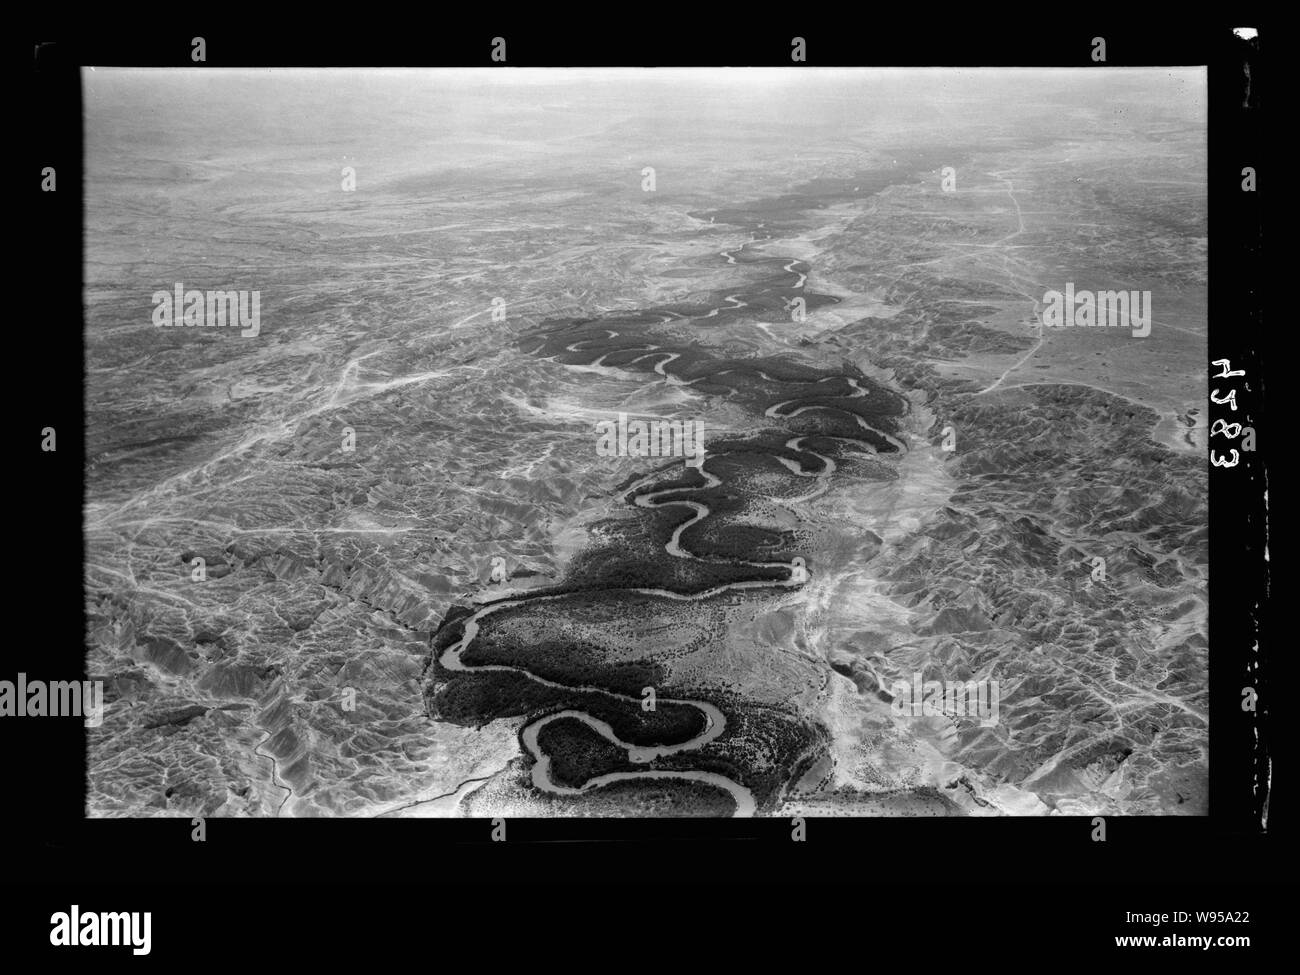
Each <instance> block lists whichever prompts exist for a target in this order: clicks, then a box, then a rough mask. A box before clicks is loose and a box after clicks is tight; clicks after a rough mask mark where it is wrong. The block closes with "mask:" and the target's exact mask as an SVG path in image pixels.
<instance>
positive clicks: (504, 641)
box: [83, 68, 1209, 817]
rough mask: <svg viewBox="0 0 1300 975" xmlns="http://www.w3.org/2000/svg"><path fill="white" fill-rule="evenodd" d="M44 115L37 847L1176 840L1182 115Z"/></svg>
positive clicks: (1073, 100)
mask: <svg viewBox="0 0 1300 975" xmlns="http://www.w3.org/2000/svg"><path fill="white" fill-rule="evenodd" d="M83 83H84V85H85V113H86V169H87V179H86V220H87V229H86V296H85V297H86V309H87V312H86V313H87V322H88V325H87V334H86V346H87V361H86V375H87V390H86V403H87V417H86V424H87V469H86V499H87V500H86V510H85V533H86V553H87V555H86V566H85V586H86V588H85V596H86V601H87V612H88V616H89V620H90V629H89V632H88V633H87V653H88V661H89V669H90V673H91V675H92V676H94V677H98V678H100V679H102V680H104V682H105V688H106V694H105V702H106V704H107V710H106V713H105V716H104V721H103V724H102V726H100V727H98V728H95V729H88V732H87V733H88V735H89V750H90V751H89V756H88V761H89V777H90V783H91V789H90V793H89V795H88V796H87V799H86V808H87V813H88V815H91V816H97V817H116V816H131V817H138V816H192V815H205V816H251V817H274V816H284V817H290V816H349V817H380V816H458V815H459V816H465V815H469V816H496V815H529V816H638V815H648V816H657V815H696V816H731V815H786V816H789V815H797V814H806V815H819V816H820V815H848V816H945V815H1051V814H1068V815H1076V814H1143V815H1169V814H1204V813H1205V812H1206V809H1207V802H1208V799H1207V784H1208V758H1207V755H1208V739H1209V728H1208V708H1207V704H1206V698H1207V659H1208V645H1207V633H1208V630H1207V616H1208V575H1209V566H1208V544H1207V519H1208V513H1207V470H1206V462H1205V453H1204V447H1205V433H1206V424H1205V419H1204V417H1205V414H1206V404H1205V402H1204V368H1205V359H1206V355H1205V353H1206V342H1205V336H1206V328H1207V322H1206V253H1207V229H1206V187H1205V171H1206V124H1205V73H1204V70H1203V69H1195V70H1193V69H1188V70H1166V69H1161V70H1158V71H1156V70H1151V71H1148V70H1124V69H1110V70H1107V71H1106V72H1104V73H1091V72H1087V71H1077V72H1076V71H1065V70H1056V69H1054V70H1044V71H1009V70H1004V71H981V70H975V69H968V70H943V71H940V70H934V71H888V70H871V71H867V70H856V69H845V70H838V69H837V70H808V71H804V72H797V73H791V72H788V71H775V70H767V69H763V70H751V69H744V70H740V69H736V70H728V71H723V70H717V71H707V72H704V71H686V70H656V71H654V72H648V71H631V70H629V71H613V70H611V71H594V70H591V71H587V70H584V71H576V70H575V71H558V70H557V71H549V72H548V71H527V70H513V71H511V72H507V73H495V74H494V73H492V72H487V71H483V72H470V71H427V72H402V71H393V72H380V71H366V72H361V71H313V72H287V71H286V72H251V71H250V72H240V71H222V72H207V71H201V70H200V71H194V72H171V71H128V70H112V69H104V68H101V69H97V70H94V71H90V70H87V71H86V72H85V73H84V75H83ZM349 184H351V185H349ZM178 284H180V285H182V286H183V289H182V290H189V289H197V290H199V291H203V292H207V291H223V292H224V291H235V290H243V291H250V292H251V291H257V292H259V293H260V328H259V330H258V332H257V334H255V335H242V334H241V333H240V331H239V330H238V329H234V328H207V327H185V326H180V327H159V326H158V325H157V324H155V320H154V317H153V316H154V307H155V306H154V302H153V301H152V300H151V295H154V294H155V293H156V292H159V291H166V292H171V291H172V289H173V288H174V287H175V286H176V285H178ZM1067 284H1069V285H1070V286H1071V289H1072V290H1074V289H1078V290H1079V291H1084V290H1088V291H1093V292H1103V291H1119V290H1123V291H1126V292H1129V291H1132V292H1142V293H1149V294H1150V300H1149V305H1148V306H1147V307H1148V311H1149V312H1150V318H1151V323H1150V332H1149V334H1148V335H1145V336H1141V337H1139V336H1138V335H1136V334H1135V333H1134V332H1133V331H1131V330H1130V329H1128V328H1123V327H1120V328H1116V327H1068V328H1067V327H1052V326H1050V325H1048V324H1046V323H1045V322H1044V318H1043V308H1044V296H1045V295H1046V293H1047V292H1049V291H1052V290H1056V291H1061V290H1063V289H1064V288H1065V287H1066V286H1067ZM620 415H623V416H625V417H627V418H629V419H631V420H640V421H643V422H650V421H664V422H672V421H676V422H678V423H679V424H686V423H696V424H700V426H701V429H703V431H704V435H703V442H704V453H703V459H702V461H701V460H699V459H698V458H695V459H694V462H693V458H692V457H690V456H689V455H683V454H682V453H681V452H678V451H668V450H664V451H663V452H659V451H656V452H655V454H654V455H648V453H647V452H646V451H641V452H640V453H641V455H640V456H637V455H636V454H637V451H636V448H635V446H633V447H632V448H631V449H627V444H621V445H620V450H619V451H618V452H617V453H616V454H615V455H613V456H609V455H606V453H604V452H602V451H600V450H598V443H599V440H600V435H599V432H598V429H599V427H598V424H601V423H610V422H613V421H616V420H618V418H619V417H620ZM929 681H939V682H960V683H962V684H967V683H968V682H969V684H971V685H975V684H978V685H980V686H981V687H982V688H985V689H989V688H991V689H992V693H993V694H995V695H997V696H996V697H995V698H993V703H994V712H993V716H992V718H991V719H990V717H989V715H988V714H987V713H986V712H981V713H979V714H976V713H973V712H972V711H971V710H970V709H966V710H965V711H963V710H962V709H960V708H958V709H956V710H954V709H953V708H952V707H947V708H941V709H939V711H938V712H937V713H920V714H908V713H900V711H901V708H900V700H899V692H898V687H899V686H900V684H901V685H904V686H920V685H921V684H923V683H924V682H929Z"/></svg>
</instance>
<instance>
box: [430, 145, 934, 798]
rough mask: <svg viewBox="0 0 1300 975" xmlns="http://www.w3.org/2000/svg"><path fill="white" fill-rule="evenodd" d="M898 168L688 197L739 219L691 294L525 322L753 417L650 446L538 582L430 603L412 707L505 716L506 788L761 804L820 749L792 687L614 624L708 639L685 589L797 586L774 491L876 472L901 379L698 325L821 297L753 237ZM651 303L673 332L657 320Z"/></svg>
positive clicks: (804, 559)
mask: <svg viewBox="0 0 1300 975" xmlns="http://www.w3.org/2000/svg"><path fill="white" fill-rule="evenodd" d="M898 178H899V174H898V172H897V171H891V172H890V173H888V174H884V175H879V176H875V177H873V176H871V175H870V174H867V175H864V176H862V177H860V178H857V179H852V180H844V181H821V182H819V183H817V184H810V186H812V187H813V189H814V190H815V192H813V191H810V192H807V193H797V194H794V195H792V196H788V197H781V198H778V199H776V200H771V201H760V202H758V203H755V204H752V205H749V206H747V207H741V208H736V209H732V210H726V211H715V212H714V213H712V214H697V215H696V216H700V217H710V218H712V219H713V220H715V221H717V222H720V223H723V224H729V225H733V226H732V227H731V228H730V231H729V232H732V233H734V225H737V224H739V225H741V226H743V227H745V228H746V229H748V230H749V232H750V234H751V236H752V237H753V238H754V239H755V241H756V242H757V243H751V244H746V245H744V246H742V247H739V248H735V249H733V250H730V251H728V250H723V251H721V252H720V254H719V255H718V256H717V258H716V260H717V261H719V262H722V263H724V264H725V265H726V266H728V267H731V266H734V267H736V268H738V269H740V268H743V269H744V272H745V273H744V278H743V280H742V281H741V282H739V283H738V284H737V285H736V287H735V288H734V289H729V290H719V291H715V292H714V293H713V294H712V295H711V296H710V297H709V298H708V299H707V300H705V301H701V302H692V303H681V304H670V305H662V306H656V307H651V308H644V309H637V310H632V311H614V312H609V313H606V314H602V315H600V316H598V317H592V318H572V319H561V320H551V321H546V322H543V323H541V324H540V325H539V326H537V327H536V328H535V329H533V330H532V331H530V332H528V333H525V334H524V335H523V336H522V337H521V338H520V340H519V346H520V349H521V350H522V351H523V352H525V353H526V354H530V355H534V356H538V357H546V358H550V359H553V360H555V361H557V362H560V363H564V364H570V365H581V366H588V367H590V366H599V367H613V368H618V369H621V370H625V371H636V372H644V373H648V374H651V375H655V374H657V375H659V376H661V377H662V381H663V382H666V383H670V384H680V385H687V386H690V387H691V391H692V392H693V393H696V394H702V395H704V396H706V397H709V398H710V399H712V398H714V397H716V398H718V399H719V400H724V401H725V402H726V403H727V405H728V407H729V408H731V409H733V410H734V409H737V408H739V409H742V410H743V411H745V412H746V413H748V414H750V415H751V416H752V417H753V420H754V428H755V430H756V432H751V433H748V434H746V435H744V436H736V437H726V436H722V437H720V438H719V439H712V438H709V439H708V442H707V456H706V458H705V460H704V462H703V463H702V465H700V466H699V467H698V468H692V467H689V466H686V465H685V464H683V463H682V462H681V461H673V462H668V463H665V462H664V461H662V460H659V459H655V460H653V461H650V463H652V464H656V465H657V469H655V470H648V471H647V472H646V473H645V474H644V475H643V476H640V477H638V478H635V479H633V480H632V481H631V483H628V484H625V486H624V487H623V488H622V489H621V500H622V501H623V502H624V503H625V505H626V506H627V508H628V509H629V517H628V518H626V519H620V520H617V521H610V522H609V523H607V524H605V525H604V526H602V531H601V533H600V539H601V541H600V542H599V543H598V544H597V545H595V546H594V547H591V548H588V549H587V550H585V551H583V552H581V553H580V554H579V555H578V556H577V557H576V558H575V559H574V560H573V562H572V564H571V565H570V566H569V567H568V571H567V573H566V575H565V577H564V578H563V579H562V580H560V581H559V582H558V583H557V584H556V585H554V586H551V587H547V588H544V589H537V590H532V591H530V592H528V593H526V594H523V595H515V596H511V597H509V598H503V599H499V600H496V601H491V602H485V603H481V604H478V605H476V606H473V607H464V606H461V607H455V608H453V609H452V610H451V611H449V612H448V614H447V615H446V617H445V618H444V620H443V622H442V624H441V626H440V627H439V629H438V631H437V632H436V633H435V635H434V637H433V650H434V653H433V655H432V658H431V663H430V667H429V670H428V672H427V674H426V698H427V703H428V707H429V711H430V714H431V715H432V716H433V717H435V718H436V719H438V720H443V721H453V722H457V723H465V724H482V723H484V722H487V721H490V720H493V719H496V718H504V717H513V716H521V715H522V716H525V717H526V721H525V723H524V724H523V726H522V728H521V730H520V742H521V745H522V750H523V755H524V758H523V765H522V767H521V768H519V769H517V770H516V771H517V773H518V775H519V776H520V783H519V784H518V785H517V787H518V788H522V789H527V788H529V786H531V788H532V789H533V790H534V798H536V797H537V795H538V794H540V795H541V796H543V797H554V798H560V799H563V800H567V801H569V802H573V801H581V800H578V799H577V797H580V796H581V797H586V798H588V799H590V798H593V797H596V796H603V797H604V798H605V799H606V800H607V801H612V802H613V803H614V805H615V807H617V805H618V802H619V799H618V797H619V796H622V797H629V796H631V795H632V794H634V793H635V791H636V790H638V789H643V788H645V787H646V786H654V787H656V788H657V789H659V790H663V789H669V790H671V791H672V792H673V793H675V794H679V801H678V804H677V806H676V808H677V809H678V811H684V812H689V813H693V814H706V815H728V814H734V815H752V814H754V813H756V812H757V813H763V812H769V811H771V810H772V809H773V808H774V807H775V806H776V804H777V803H778V802H779V801H780V799H781V797H782V795H783V793H784V791H785V790H786V789H787V788H788V787H789V785H790V784H791V783H792V782H795V781H797V780H798V777H799V776H800V775H802V774H803V772H805V771H807V769H808V768H810V767H811V766H812V765H813V763H815V762H816V761H817V760H818V759H819V758H820V757H821V755H822V754H823V752H824V749H825V744H826V731H825V730H824V729H823V728H821V727H819V726H817V725H816V724H814V723H813V722H811V721H810V720H808V719H807V718H806V717H805V716H803V715H801V714H800V713H798V712H797V711H796V709H795V708H794V707H792V706H779V705H774V704H772V703H770V702H759V701H756V700H752V699H749V698H747V697H746V695H745V692H744V686H743V680H742V682H741V684H740V685H737V684H736V683H735V681H733V680H732V679H731V678H732V677H735V676H736V675H729V674H725V673H717V674H715V675H712V676H713V679H709V678H708V677H696V678H693V679H691V680H690V682H689V683H688V684H682V683H679V682H678V681H676V680H675V678H674V677H673V676H672V673H671V670H672V669H671V667H670V666H667V663H668V661H670V660H672V659H673V658H674V657H675V656H676V649H675V648H674V647H673V646H671V645H649V643H648V641H646V640H645V639H644V638H643V637H642V638H636V639H631V640H629V637H628V627H627V622H628V621H629V620H635V621H636V623H637V629H638V631H639V632H641V633H644V632H646V631H647V629H649V631H650V632H654V631H655V630H656V629H662V631H664V632H669V633H671V632H680V628H681V624H683V623H684V624H685V625H686V626H687V627H690V626H692V625H693V624H694V623H696V622H700V623H701V628H702V629H701V632H699V633H698V634H697V635H696V636H695V637H694V639H699V640H703V641H706V642H707V641H709V640H718V639H721V638H722V634H720V633H717V632H708V631H707V628H704V624H703V622H702V620H703V615H702V614H701V613H700V610H701V608H702V606H703V604H705V603H709V602H719V601H726V600H732V601H734V600H738V599H748V600H753V599H755V598H759V599H761V598H763V597H764V595H765V594H766V595H768V596H778V595H787V594H788V593H787V592H786V590H789V589H790V588H792V587H793V588H797V587H799V586H802V585H804V584H805V581H806V578H807V576H806V573H805V571H804V567H805V566H806V567H807V571H808V572H815V571H816V558H815V553H813V552H810V551H809V550H808V549H807V548H805V547H803V546H801V544H800V541H801V537H800V533H799V532H798V531H796V530H792V529H789V528H783V527H781V525H783V524H784V523H785V522H784V521H782V520H780V519H777V518H773V517H771V515H772V512H773V510H774V508H775V507H785V508H796V509H797V508H800V507H801V506H803V505H804V504H805V503H806V502H808V501H810V500H811V499H813V498H815V497H817V496H818V495H820V494H821V493H823V492H825V491H826V490H827V488H828V487H829V486H830V482H831V479H832V478H833V477H834V475H835V473H836V472H837V471H839V470H846V469H850V470H852V471H853V472H854V473H855V474H856V475H858V476H860V477H863V476H865V477H873V476H876V477H878V478H881V479H884V478H887V477H891V476H893V475H892V470H891V469H890V468H889V467H887V466H886V465H884V464H882V463H880V462H879V461H878V460H876V455H878V454H893V453H899V452H901V451H903V450H905V449H906V448H905V446H904V444H903V443H902V441H901V439H900V435H899V429H898V424H899V421H900V420H901V419H902V417H903V416H905V414H906V412H907V410H908V408H909V403H908V401H907V400H906V399H905V398H904V397H903V396H901V395H899V394H898V393H897V392H894V391H891V390H889V389H886V388H884V387H883V386H881V385H880V384H878V383H876V382H873V381H872V380H871V379H869V378H868V377H867V376H866V375H864V374H863V373H861V372H860V371H858V370H857V369H856V368H855V367H853V366H851V365H847V364H846V365H845V366H843V367H841V368H838V369H823V368H812V367H808V366H804V365H799V364H795V363H793V362H791V361H790V360H788V359H784V358H776V357H754V358H733V357H728V356H725V355H719V354H718V353H717V352H716V351H713V350H711V349H710V348H709V347H708V346H707V345H706V344H704V343H706V342H707V341H708V332H709V331H710V330H711V329H714V328H717V327H718V326H720V325H723V324H726V323H734V322H738V321H755V322H757V321H766V322H781V321H788V320H789V319H790V308H791V303H792V301H793V300H794V299H796V298H802V299H803V301H804V303H805V307H806V309H807V310H813V309H815V308H817V307H819V306H822V305H826V304H830V303H834V302H835V301H837V299H836V298H834V297H832V296H828V295H821V294H816V293H813V292H811V291H809V290H807V288H806V283H807V280H808V272H809V270H810V268H809V267H808V265H807V264H806V263H805V262H804V261H801V260H798V259H794V258H791V257H786V256H781V255H773V254H767V253H764V252H763V250H762V244H761V241H762V240H763V239H765V238H768V237H770V236H771V235H772V233H773V231H774V230H778V229H779V230H782V231H789V230H793V229H794V228H795V227H796V226H797V221H798V219H799V218H800V216H801V215H803V214H804V212H805V211H807V210H808V209H812V208H817V207H820V206H824V205H827V204H829V203H833V202H839V201H842V200H845V199H848V198H852V197H857V196H861V195H864V192H866V191H872V190H874V189H879V188H880V187H882V186H884V185H887V184H888V183H889V182H893V181H897V179H898ZM718 229H721V228H718ZM715 232H716V231H715ZM670 323H671V326H672V329H673V333H674V334H675V335H676V336H679V337H678V338H676V339H673V338H669V337H666V336H665V335H664V334H661V332H660V329H662V328H663V327H664V326H666V325H669V324H670ZM683 326H686V327H689V328H692V329H698V330H699V332H700V340H701V341H682V340H681V338H680V336H681V335H682V334H683ZM705 415H707V412H706V413H705ZM660 620H661V621H662V623H663V626H662V627H658V628H657V627H654V626H653V622H655V621H660ZM575 634H580V635H576V636H575ZM647 687H653V688H654V689H655V695H656V706H655V708H654V710H645V709H643V707H642V702H643V691H644V689H645V688H647ZM472 798H473V797H472V796H471V800H472ZM472 804H473V803H472V801H471V805H472ZM607 808H610V807H609V806H608V805H603V806H599V807H597V806H593V807H592V811H593V812H598V811H599V810H600V809H607Z"/></svg>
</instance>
